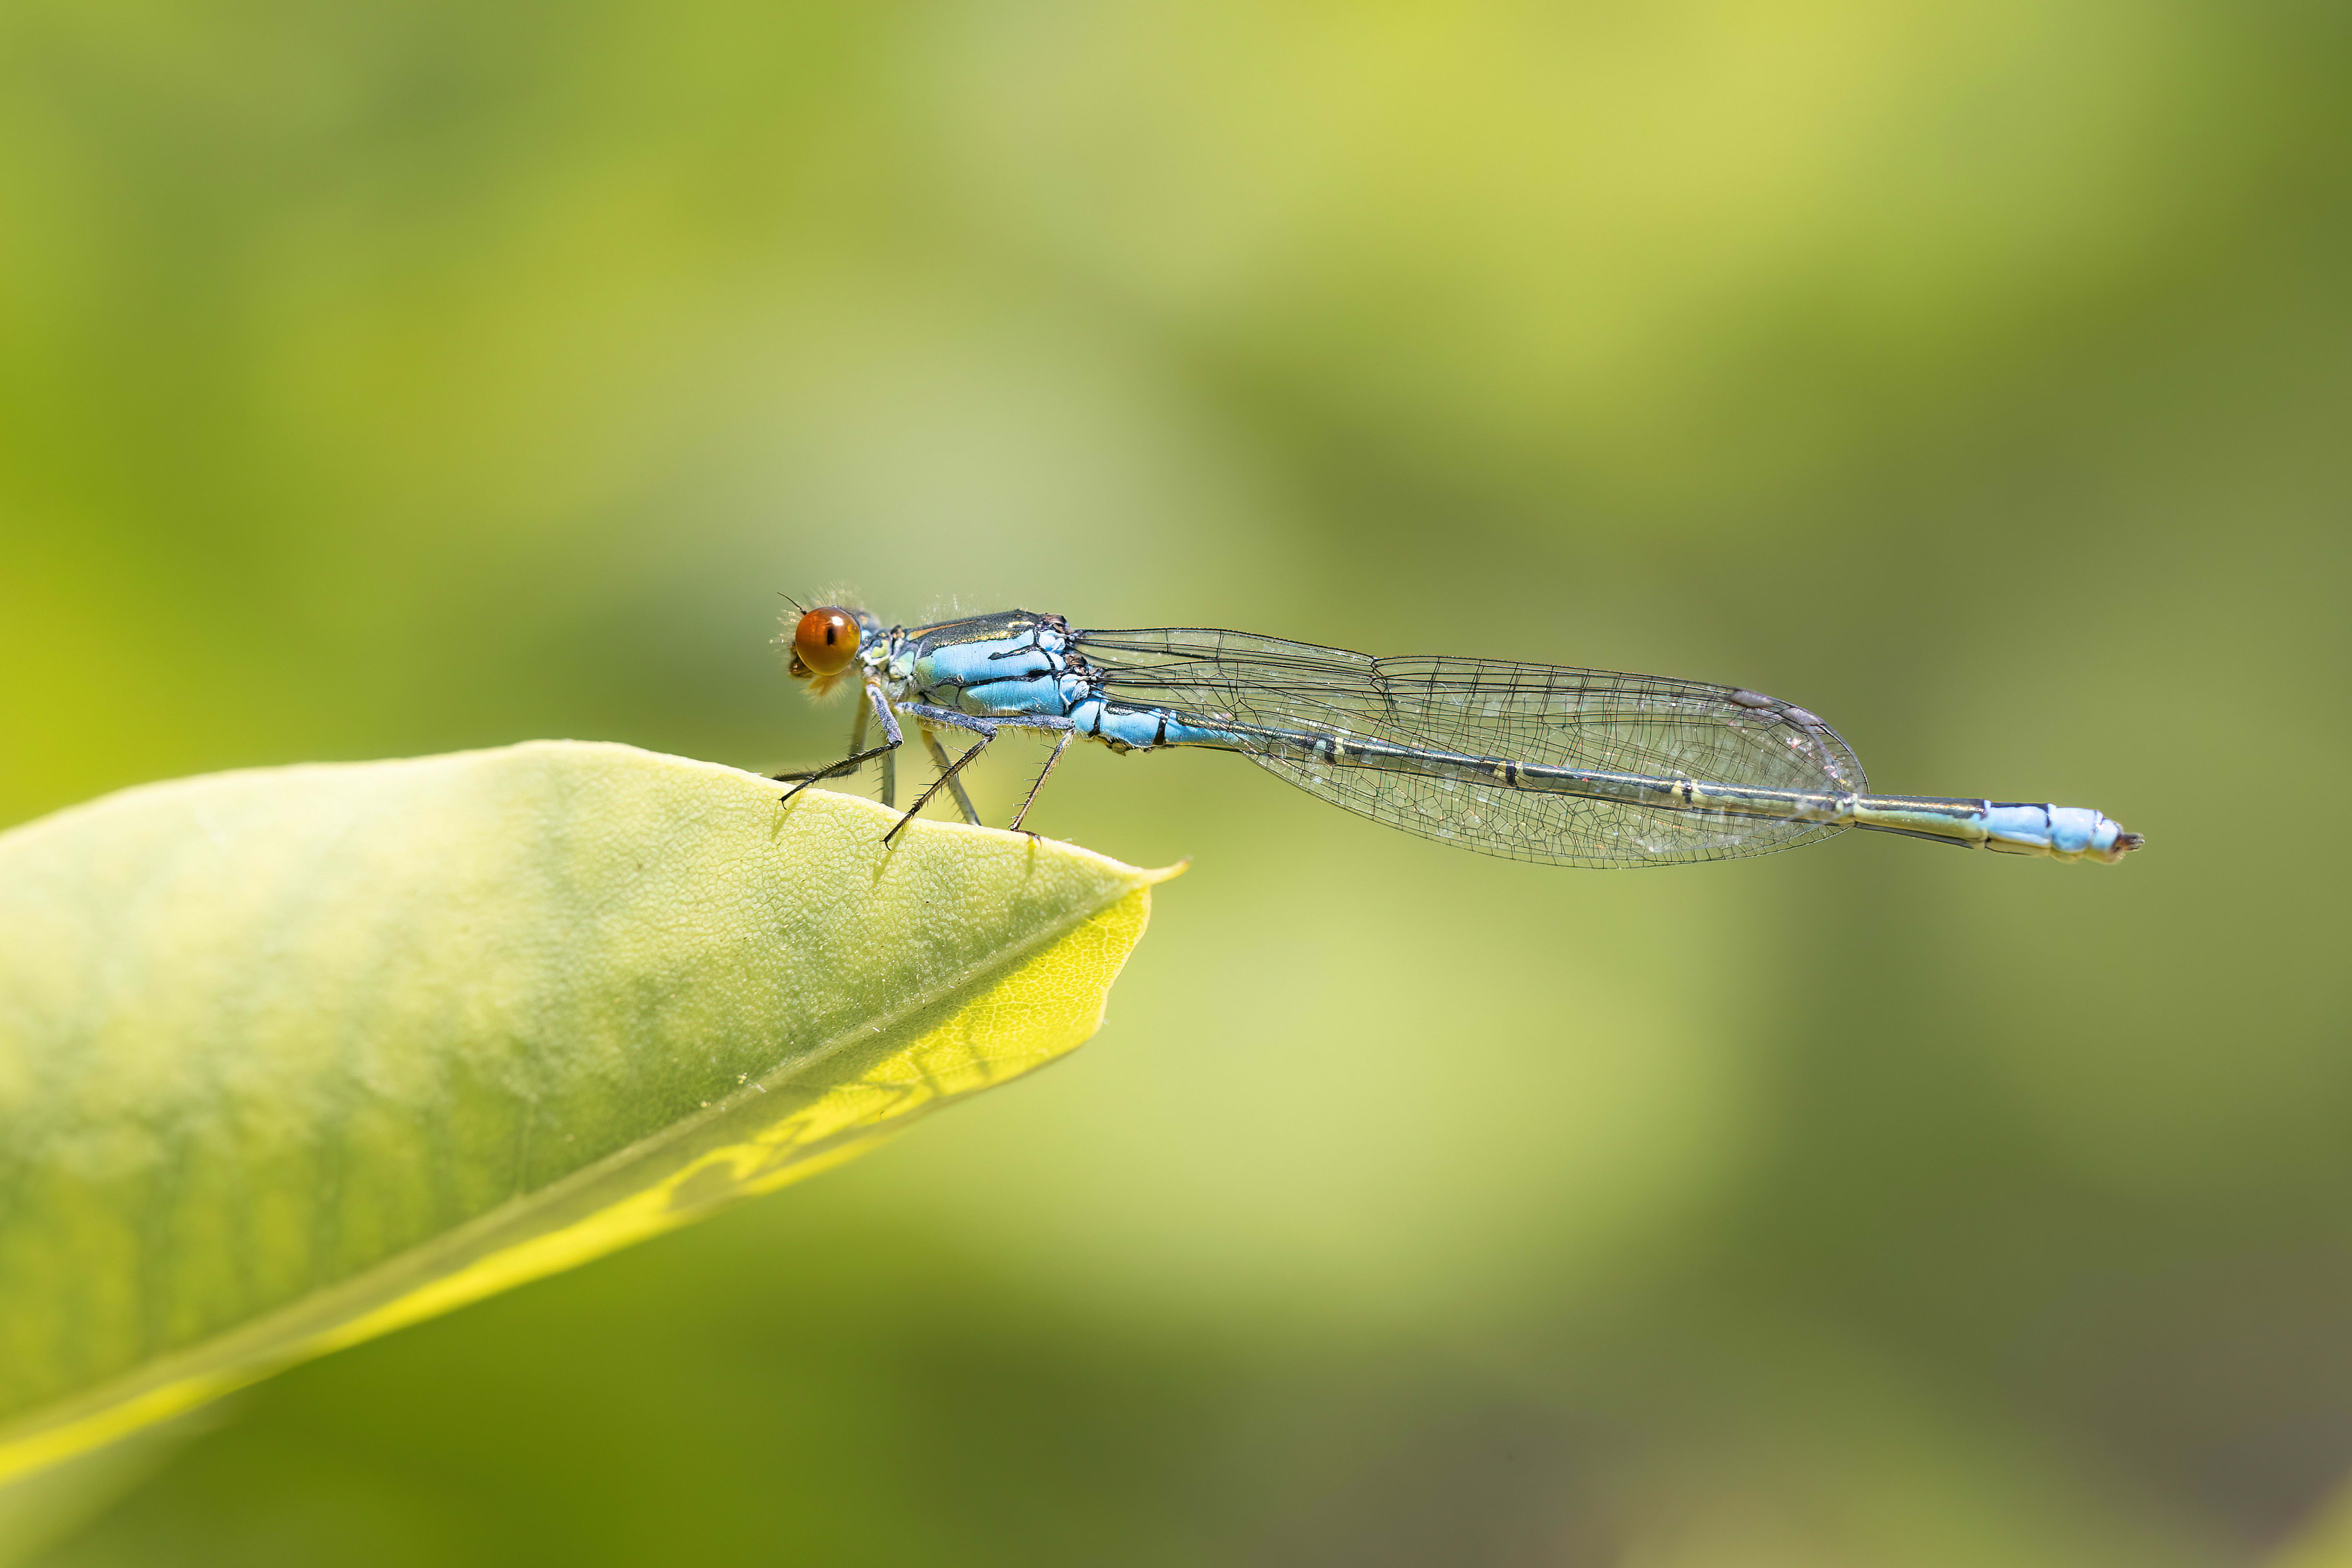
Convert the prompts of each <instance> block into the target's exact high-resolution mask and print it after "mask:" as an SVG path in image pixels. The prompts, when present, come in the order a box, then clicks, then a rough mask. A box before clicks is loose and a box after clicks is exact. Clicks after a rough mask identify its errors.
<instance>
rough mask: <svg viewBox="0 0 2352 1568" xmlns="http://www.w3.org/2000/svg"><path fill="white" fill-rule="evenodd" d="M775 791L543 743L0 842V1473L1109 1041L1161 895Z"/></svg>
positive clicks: (659, 761)
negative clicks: (1109, 1014)
mask: <svg viewBox="0 0 2352 1568" xmlns="http://www.w3.org/2000/svg"><path fill="white" fill-rule="evenodd" d="M778 792H779V791H778V787H777V786H775V785H773V784H772V783H769V782H768V781H767V780H765V779H759V778H757V777H755V776H752V775H750V774H745V773H740V772H737V771H735V770H734V769H732V768H719V767H715V766H712V765H710V764H708V763H701V762H692V761H688V760H685V759H683V758H675V757H661V756H656V755H653V754H651V753H647V752H642V751H636V750H633V749H631V748H629V747H619V746H599V745H584V744H575V743H569V742H544V743H538V744H533V745H528V746H519V747H511V748H509V749H505V750H499V751H484V752H473V753H467V754H463V755H459V756H453V757H436V758H421V759H417V760H413V761H400V762H380V763H366V764H352V765H333V766H318V767H302V768H273V769H264V770H258V771H254V772H247V773H231V774H223V775H219V776H215V777H212V778H205V779H185V780H182V781H179V782H174V783H169V784H159V785H152V786H148V787H145V788H142V789H131V790H128V791H125V792H124V793H121V794H119V795H115V796H111V797H109V798H108V799H106V800H99V801H96V802H94V803H92V804H90V805H87V806H83V807H79V808H77V809H75V810H69V811H65V812H61V813H59V814H58V815H57V816H54V817H50V818H47V819H46V820H44V821H37V822H34V823H31V824H29V825H27V826H26V827H22V828H19V829H16V830H15V831H11V832H9V833H6V834H5V835H0V1484H5V1482H7V1481H9V1480H11V1479H20V1478H25V1477H27V1476H29V1475H30V1474H31V1473H32V1472H33V1471H35V1470H37V1469H40V1468H41V1467H43V1466H46V1465H50V1464H53V1463H55V1462H57V1461H58V1460H60V1459H65V1458H71V1457H73V1456H75V1455H77V1454H80V1453H83V1452H85V1451H87V1450H89V1449H92V1448H95V1447H97V1446H98V1445H100V1444H102V1443H105V1442H107V1441H109V1440H110V1439H111V1438H113V1437H117V1436H120V1435H121V1434H123V1433H126V1432H129V1431H131V1430H133V1429H135V1428H137V1427H141V1426H142V1425H144V1424H146V1423H148V1422H150V1421H153V1420H156V1419H158V1418H160V1417H163V1416H170V1415H173V1414H175V1413H177V1412H179V1411H183V1410H185V1409H188V1408H191V1407H193V1406H195V1405H197V1404H199V1403H201V1402H202V1401H204V1400H205V1399H208V1398H210V1397H212V1396H215V1395H217V1394H220V1393H222V1392H224V1391H226V1390H227V1389H229V1388H232V1387H235V1386H236V1385H240V1384H243V1383H247V1382H250V1381H252V1380H253V1379H255V1378H257V1377H259V1376H262V1375H267V1374H268V1373H269V1372H270V1371H273V1370H275V1369H277V1368H278V1367H281V1366H283V1365H285V1364H289V1362H292V1361H295V1360H299V1359H300V1358H302V1357H306V1356H310V1355H315V1354H320V1353H321V1352H324V1351H328V1350H331V1349H334V1348H337V1347H339V1346H341V1345H346V1344H350V1343H353V1342H355V1341H358V1340H362V1339H365V1338H368V1337H369V1336H371V1335H373V1334H378V1333H383V1332H385V1331H386V1330H388V1329H392V1328H395V1327H397V1326H399V1325H401V1324H404V1323H407V1322H414V1321H415V1320H417V1319H419V1318H423V1317H426V1316H429V1315H431V1314H433V1313H436V1312H445V1311H446V1310H448V1309H449V1308H451V1307H454V1306H457V1305H460V1304H462V1303H463V1302H466V1301H471V1300H474V1299H475V1298H478V1297H479V1296H483V1295H486V1294H488V1293H489V1292H491V1291H498V1290H501V1289H504V1288H505V1287H507V1286H509V1285H512V1284H515V1283H518V1282H520V1281H525V1280H529V1279H531V1278H534V1277H536V1276H538V1275H541V1274H545V1273H548V1272H551V1271H552V1270H558V1269H563V1268H567V1267H569V1266H571V1265H572V1264H575V1263H578V1262H581V1261H583V1260H587V1259H589V1258H593V1257H594V1256H596V1255H597V1254H599V1253H602V1252H605V1251H608V1250H610V1249H613V1248H615V1247H619V1246H622V1245H625V1244H626V1243H628V1242H631V1241H635V1240H637V1239H641V1238H644V1237H646V1236H649V1235H652V1234H654V1233H656V1232H657V1231H660V1230H663V1229H666V1228H669V1227H672V1226H675V1225H677V1224H678V1223H680V1222H681V1221H683V1220H685V1219H688V1218H692V1217H694V1216H696V1215H698V1214H699V1213H701V1212H703V1211H705V1210H708V1209H709V1208H710V1207H713V1206H714V1205H717V1204H720V1203H723V1202H725V1201H727V1200H729V1199H730V1198H735V1197H743V1196H745V1195H748V1194H751V1193H756V1192H761V1191H765V1190H767V1189H769V1188H771V1187H774V1186H781V1185H782V1184H783V1183H785V1182H787V1181H790V1180H793V1178H795V1177H797V1176H804V1175H807V1174H809V1173H810V1172H811V1171H813V1170H815V1169H819V1168H821V1167H823V1166H825V1165H827V1164H829V1163H832V1162H834V1161H837V1160H839V1159H841V1158H843V1157H845V1156H846V1155H850V1154H852V1153H854V1152H856V1150H858V1149H860V1148H862V1147H863V1146H865V1145H867V1144H868V1143H870V1142H871V1141H872V1140H874V1139H875V1138H876V1137H877V1136H879V1135H880V1134H882V1133H884V1132H886V1131H887V1130H890V1129H892V1128H894V1127H895V1126H896V1125H898V1124H904V1122H905V1121H906V1120H907V1119H908V1117H909V1116H910V1115H913V1114H915V1113H919V1112H922V1111H926V1110H929V1109H930V1108H931V1107H934V1106H936V1105H939V1104H940V1103H943V1102H945V1101H948V1100H950V1099H953V1098H955V1097H957V1096H959V1095H962V1094H967V1093H971V1092H973V1091H975V1090H979V1089H982V1088H986V1087H988V1086H989V1085H991V1084H993V1083H998V1082H1003V1081H1004V1080H1005V1079H1008V1078H1011V1077H1014V1076H1016V1075H1018V1074H1020V1073H1023V1072H1026V1071H1029V1070H1030V1069H1032V1068H1034V1067H1037V1066H1040V1065H1043V1064H1044V1063H1045V1062H1047V1061H1052V1060H1053V1059H1054V1058H1055V1057H1056V1056H1058V1055H1060V1054H1062V1053H1063V1052H1065V1051H1068V1050H1070V1049H1071V1048H1072V1047H1074V1046H1076V1045H1077V1044H1078V1043H1079V1042H1080V1041H1082V1040H1085V1039H1086V1038H1087V1036H1088V1035H1089V1034H1091V1033H1093V1032H1094V1030H1095V1028H1096V1026H1097V1024H1098V1023H1099V1022H1100V1021H1101V1018H1102V1010H1103V1000H1104V995H1105V992H1106V991H1107V989H1108V987H1109V985H1110V983H1111V981H1112V979H1113V978H1114V977H1116V976H1117V974H1118V968H1119V966H1120V964H1121V963H1122V962H1124V961H1125V959H1126V956H1127V955H1128V952H1129V949H1131V948H1132V947H1133V946H1134V945H1135V942H1136V941H1137V939H1138V938H1139V936H1141V935H1142V931H1143V925H1144V921H1145V918H1146V915H1147V914H1148V912H1149V908H1150V892H1149V889H1150V885H1151V884H1152V883H1154V882H1156V881H1159V880H1160V877H1161V876H1162V875H1164V874H1165V873H1153V872H1145V871H1139V870H1137V869H1135V868H1134V867H1131V866H1126V865H1121V864H1120V863H1118V862H1116V861H1112V860H1108V859H1106V858H1104V857H1103V856H1100V855H1097V854H1094V853H1091V852H1088V851H1086V850H1082V849H1078V848H1076V847H1074V846H1072V845H1068V844H1060V843H1055V842H1051V841H1038V840H1034V839H1030V838H1026V837H1024V836H1021V835H1018V834H1013V833H1003V832H996V831H989V830H984V829H976V828H964V827H959V826H949V825H944V824H936V823H929V822H918V823H915V824H913V825H912V826H910V827H909V829H908V831H906V832H904V833H902V834H901V835H899V837H898V841H897V843H896V846H895V847H894V848H886V847H885V846H884V845H883V844H882V842H881V835H882V832H883V831H884V829H885V828H886V827H887V826H888V824H889V822H890V821H892V816H891V814H890V813H888V812H886V811H885V810H883V809H882V808H880V807H878V806H876V805H873V804H871V803H869V802H866V801H864V800H855V799H852V798H850V797H847V796H844V795H838V794H832V793H827V792H824V791H820V790H810V791H806V792H804V793H803V794H802V795H800V796H798V797H797V798H795V799H794V800H793V802H792V803H791V804H790V805H789V806H779V805H778V803H777V795H778Z"/></svg>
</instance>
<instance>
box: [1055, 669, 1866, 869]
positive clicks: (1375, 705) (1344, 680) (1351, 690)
mask: <svg viewBox="0 0 2352 1568" xmlns="http://www.w3.org/2000/svg"><path fill="white" fill-rule="evenodd" d="M1073 635H1074V640H1075V641H1076V644H1077V646H1078V649H1079V652H1081V653H1083V654H1084V655H1085V656H1086V658H1087V662H1088V663H1089V664H1092V665H1094V667H1095V668H1096V669H1097V670H1098V671H1100V672H1101V673H1102V674H1103V676H1104V686H1105V691H1106V693H1107V695H1109V696H1111V697H1112V698H1114V699H1115V700H1118V701H1120V702H1125V703H1129V704H1134V705H1137V706H1150V707H1165V708H1168V709H1171V711H1173V712H1176V713H1178V714H1180V715H1182V716H1186V717H1188V718H1192V719H1193V720H1195V721H1198V722H1202V723H1208V724H1213V723H1214V722H1215V721H1216V720H1218V719H1221V718H1223V719H1231V720H1239V721H1240V722H1242V723H1244V724H1248V725H1253V726H1260V727H1266V728H1269V729H1275V730H1281V731H1287V732H1297V733H1305V734H1309V735H1322V734H1332V733H1338V732H1345V734H1346V735H1348V736H1349V737H1353V738H1356V739H1365V738H1369V739H1373V740H1379V741H1385V742H1388V743H1390V744H1392V745H1398V746H1406V747H1415V748H1421V749H1428V750H1435V751H1443V752H1449V753H1456V754H1461V755H1465V756H1469V757H1475V758H1489V759H1492V760H1494V761H1496V762H1503V761H1510V762H1517V763H1521V764H1528V765H1534V766H1538V767H1550V768H1591V769H1597V770H1601V771H1606V772H1614V773H1633V774H1641V775H1643V776H1646V777H1654V778H1661V779H1694V780H1696V781H1699V782H1703V783H1714V784H1732V785H1744V786H1748V787H1753V788H1759V789H1793V790H1804V791H1810V792H1829V793H1837V794H1844V793H1860V792H1862V791H1863V790H1864V789H1866V788H1867V787H1868V781H1867V780H1866V779H1864V775H1863V770H1862V765H1861V763H1859V762H1858V761H1856V760H1855V758H1854V755H1853V751H1852V749H1851V748H1849V747H1847V745H1846V743H1845V742H1844V740H1843V739H1842V738H1841V737H1839V736H1838V734H1837V732H1836V731H1834V730H1832V729H1831V728H1830V727H1829V726H1827V725H1825V724H1823V723H1822V721H1821V720H1820V719H1818V718H1816V717H1814V716H1812V715H1811V714H1810V713H1807V712H1806V711H1805V710H1803V709H1802V708H1798V707H1792V706H1789V705H1788V704H1785V703H1781V702H1778V701H1776V700H1774V699H1772V698H1770V697H1766V696H1763V695H1760V694H1758V693H1755V692H1749V691H1745V690H1741V689H1739V688H1737V687H1732V686H1717V685H1706V684H1704V683H1702V682H1697V681H1678V680H1673V679H1669V678H1667V677H1664V676H1660V675H1633V674H1619V673H1617V672H1614V671H1610V670H1580V669H1570V668H1564V667H1560V666H1556V665H1550V664H1510V663H1507V662H1505V661H1501V660H1495V659H1460V658H1447V657H1422V656H1414V657H1407V658H1396V659H1375V658H1372V657H1370V655H1368V654H1363V653H1348V652H1345V651H1343V650H1340V649H1336V648H1319V647H1316V646H1315V645H1313V644H1311V643H1286V642H1284V641H1282V640H1280V639H1279V638H1274V637H1258V636H1253V635H1251V634H1250V633H1247V632H1223V631H1216V630H1213V629H1209V628H1196V627H1169V628H1160V629H1153V630H1148V631H1105V632H1076V633H1074V634H1073ZM1240 749H1241V750H1242V751H1243V752H1244V754H1245V755H1247V756H1248V757H1249V758H1250V759H1251V760H1252V761H1254V762H1255V763H1257V764H1258V765H1259V766H1260V767H1262V768H1265V769H1266V770H1267V771H1269V772H1272V773H1275V774H1278V775H1279V776H1281V777H1282V778H1284V779H1288V780H1289V781H1290V782H1291V783H1293V784H1296V785H1297V786H1298V787H1299V788H1300V789H1305V790H1307V792H1308V793H1310V794H1314V795H1319V796H1321V797H1322V798H1324V799H1325V800H1329V801H1332V802H1333V803H1334V804H1337V805H1339V806H1344V807H1346V808H1347V809H1348V810H1351V811H1355V812H1357V813H1359V814H1360V815H1362V816H1366V817H1370V818H1371V819H1372V820H1373V821H1377V822H1384V823H1386V824H1388V825H1389V826H1391V827H1394V828H1402V829H1403V830H1404V831H1407V832H1411V833H1418V834H1420V835H1421V836H1423V838H1430V839H1437V840H1440V841H1444V842H1446V843H1451V844H1456V845H1459V846H1461V847H1463V848H1465V849H1473V850H1476V851H1479V852H1482V853H1485V854H1492V855H1501V856H1504V857H1506V858H1507V859H1512V860H1525V861H1538V862H1549V863H1553V864H1561V865H1585V866H1624V865H1643V864H1656V863H1660V862H1669V861H1699V860H1727V859H1731V858H1734V857H1737V856H1740V855H1754V854H1763V853H1766V852H1769V851H1772V850H1779V849H1787V848H1789V847H1790V846H1792V845H1796V844H1802V843H1810V842H1812V841H1815V840H1819V839H1824V838H1829V837H1831V836H1832V835H1834V834H1836V833H1838V832H1841V831H1843V826H1842V825H1841V824H1835V823H1822V822H1808V821H1793V820H1786V819H1778V818H1769V817H1754V816H1742V815H1735V814H1731V813H1727V812H1720V811H1704V810H1696V811H1694V810H1659V809H1655V808H1651V807H1644V806H1637V805H1632V804H1629V803H1626V802H1623V801H1618V800H1595V799H1591V798H1587V797H1583V796H1578V795H1568V794H1559V793H1552V792H1549V791H1539V790H1534V789H1522V788H1514V787H1509V786H1506V785H1504V784H1502V783H1499V782H1495V781H1490V780H1486V779H1484V777H1483V773H1471V772H1467V771H1465V773H1464V774H1462V775H1459V776H1451V777H1439V776H1432V775H1431V774H1429V773H1426V772H1415V771H1402V770H1398V769H1396V768H1387V767H1381V766H1379V765H1377V764H1358V763H1354V762H1341V763H1339V764H1338V765H1336V766H1335V765H1334V764H1332V763H1331V762H1330V761H1329V760H1328V758H1322V757H1311V756H1307V755H1304V754H1302V753H1301V752H1300V750H1299V749H1298V748H1297V747H1286V746H1283V745H1280V744H1278V743H1268V742H1264V741H1245V742H1244V744H1243V745H1242V747H1240Z"/></svg>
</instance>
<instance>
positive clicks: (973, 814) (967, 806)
mask: <svg viewBox="0 0 2352 1568" xmlns="http://www.w3.org/2000/svg"><path fill="white" fill-rule="evenodd" d="M915 732H916V733H917V734H918V735H920V736H921V737H923V744H924V746H926V747H929V750H930V753H931V760H932V761H933V762H935V763H937V764H939V766H940V779H942V780H943V781H945V783H946V784H947V787H948V789H950V791H951V792H952V793H953V794H954V795H955V802H956V805H957V807H958V808H960V809H961V810H962V812H963V820H964V821H967V822H970V823H971V825H972V826H973V827H975V828H976V827H978V826H980V813H979V812H978V811H975V810H972V809H971V796H969V795H967V794H965V793H964V790H963V780H962V779H958V778H956V777H955V775H954V773H953V770H952V769H950V768H948V748H947V747H944V746H941V745H940V737H938V736H936V735H933V734H932V733H931V732H930V731H929V729H927V728H925V727H923V726H921V725H917V726H916V727H915ZM981 744H982V745H983V746H985V745H987V744H988V743H987V742H986V741H985V740H983V741H982V742H981ZM923 798H924V799H925V800H929V799H930V797H929V795H926V796H924V797H923ZM917 809H918V810H920V808H917Z"/></svg>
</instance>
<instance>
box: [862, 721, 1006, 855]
mask: <svg viewBox="0 0 2352 1568" xmlns="http://www.w3.org/2000/svg"><path fill="white" fill-rule="evenodd" d="M975 727H977V726H975ZM995 738H996V731H995V729H994V728H993V727H990V728H987V729H982V731H981V736H980V738H979V739H978V740H975V741H973V742H972V743H971V750H970V751H967V752H965V753H964V754H963V755H962V756H961V757H959V758H956V759H955V760H954V761H953V762H950V763H949V764H948V768H947V771H946V772H944V773H942V774H940V776H939V777H938V778H937V779H932V780H931V787H930V788H929V789H926V790H924V791H923V792H922V794H921V795H920V796H919V797H918V798H917V800H916V801H915V803H914V804H913V805H912V806H909V807H908V809H907V814H906V815H905V816H903V817H901V818H899V819H898V827H897V828H892V829H891V830H890V831H888V832H887V833H885V834H883V835H882V841H883V842H884V843H886V844H887V843H888V842H889V841H891V840H892V839H895V838H897V837H898V828H903V827H905V826H906V825H907V824H908V823H909V822H911V821H914V820H915V819H916V818H917V817H919V816H920V815H921V814H922V810H923V808H924V807H925V806H928V805H929V804H930V803H931V797H932V796H934V795H936V794H938V793H939V792H940V789H941V788H942V787H943V786H945V785H946V784H948V783H949V782H950V780H952V779H954V778H955V776H956V775H957V774H959V773H961V772H962V771H963V766H964V764H965V763H967V762H970V761H971V759H972V758H975V757H978V756H979V755H980V754H981V753H982V752H983V751H985V750H987V749H988V743H989V742H990V741H992V740H994V739H995Z"/></svg>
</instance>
